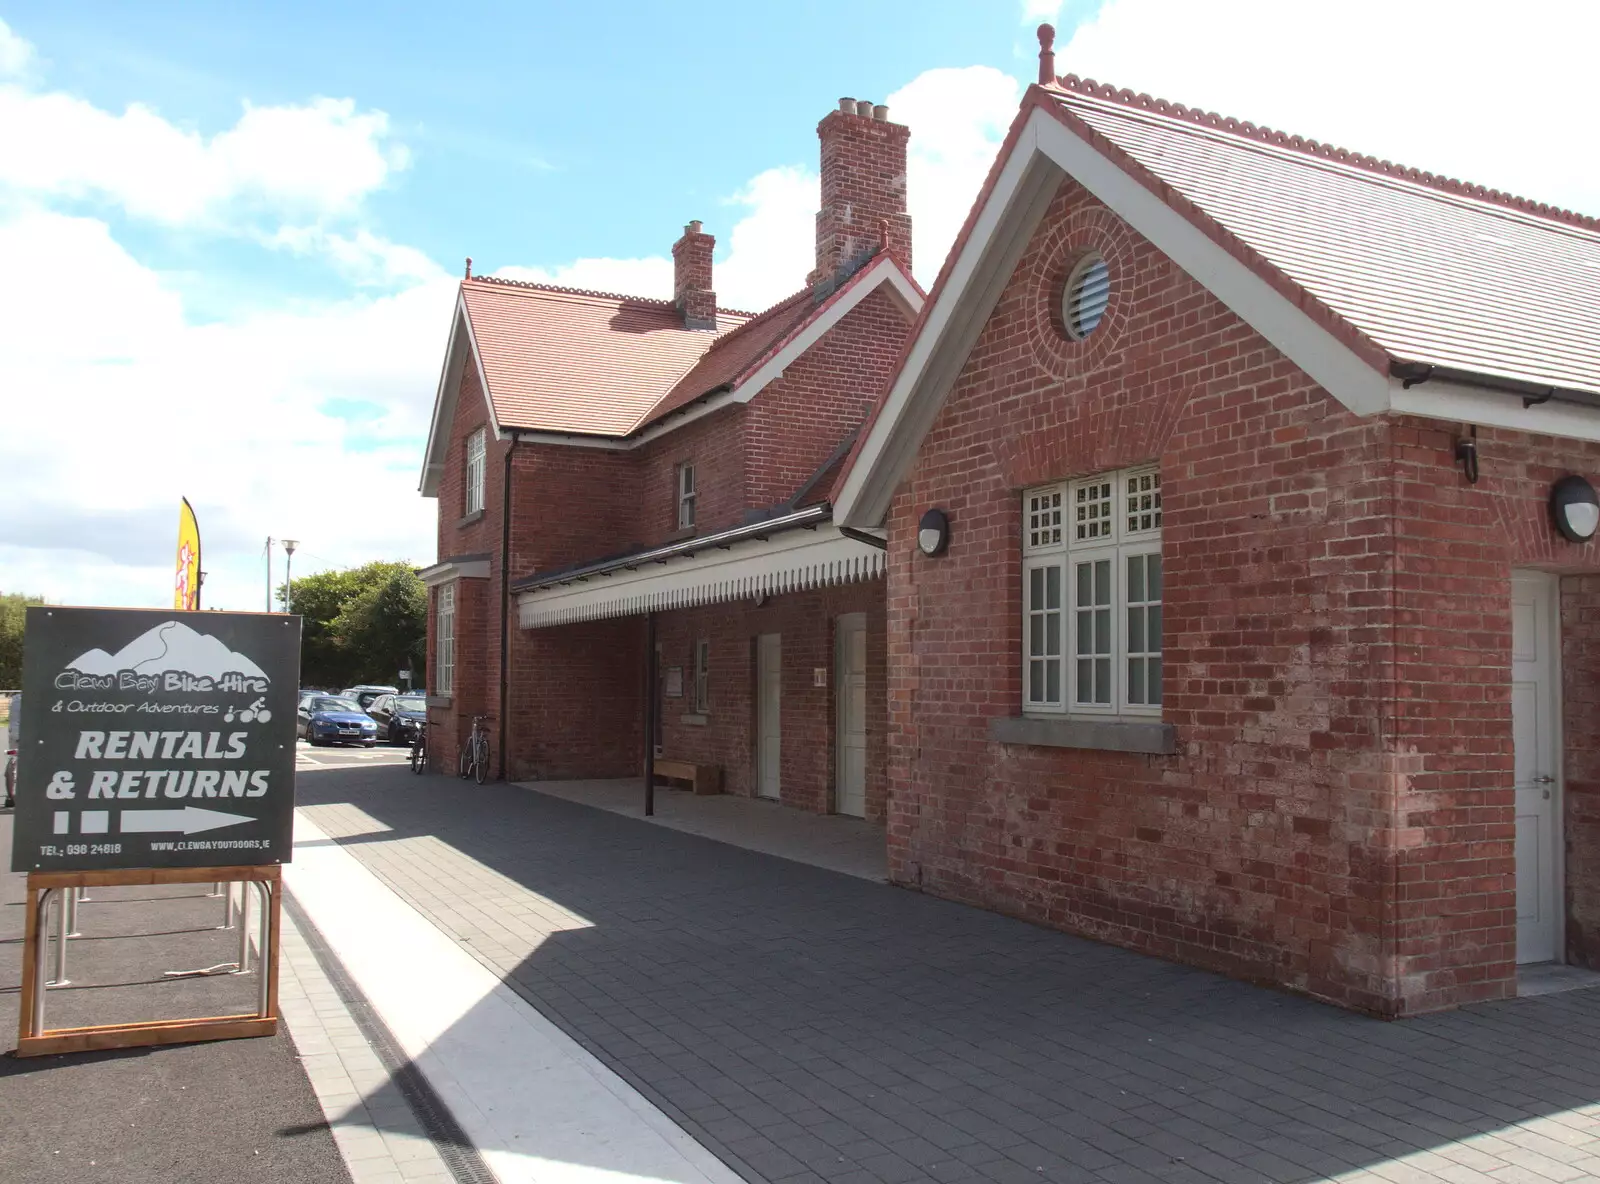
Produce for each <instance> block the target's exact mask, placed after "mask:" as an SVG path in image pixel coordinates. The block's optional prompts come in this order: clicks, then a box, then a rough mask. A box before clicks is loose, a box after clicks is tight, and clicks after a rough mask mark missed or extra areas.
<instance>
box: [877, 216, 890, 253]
mask: <svg viewBox="0 0 1600 1184" xmlns="http://www.w3.org/2000/svg"><path fill="white" fill-rule="evenodd" d="M878 246H879V247H880V248H881V249H882V250H885V251H887V250H888V249H889V219H887V218H879V219H878Z"/></svg>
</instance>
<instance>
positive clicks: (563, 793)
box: [518, 777, 889, 883]
mask: <svg viewBox="0 0 1600 1184" xmlns="http://www.w3.org/2000/svg"><path fill="white" fill-rule="evenodd" d="M518 784H519V785H521V786H522V787H523V788H524V789H531V790H533V791H534V792H535V793H542V794H547V795H549V796H550V797H555V798H560V799H562V800H563V801H567V802H576V803H577V804H579V805H581V806H595V807H598V808H599V809H601V810H609V811H610V812H611V813H613V814H625V815H627V816H628V817H629V818H635V819H638V820H640V821H642V822H650V823H654V824H655V825H656V826H665V827H669V828H671V829H672V830H681V831H684V832H685V833H687V834H691V835H701V836H703V837H704V838H708V839H716V840H717V841H718V842H722V843H732V844H733V845H734V846H736V847H744V848H747V849H748V850H751V851H761V852H764V853H766V854H768V855H778V856H782V857H783V858H784V859H797V860H799V861H800V862H801V863H809V864H811V865H812V866H814V867H825V868H827V869H828V870H829V871H835V872H843V873H844V874H845V875H847V876H859V877H860V878H861V879H863V880H876V881H878V882H879V883H882V882H883V881H885V880H887V879H888V878H889V858H888V852H887V850H886V848H885V845H884V834H883V827H881V826H879V825H877V824H876V823H872V822H867V821H864V820H863V819H860V818H845V817H843V816H841V815H838V814H809V813H806V812H805V811H802V810H791V809H786V808H785V807H783V806H780V805H779V804H778V803H777V802H769V801H762V800H761V799H759V798H747V797H739V796H736V795H734V794H708V795H705V796H703V797H701V796H697V795H695V794H693V793H690V792H689V791H687V790H679V789H663V788H658V789H657V790H656V795H655V813H654V814H653V815H651V816H650V817H649V818H645V817H643V815H644V785H643V783H642V779H641V778H638V777H629V778H626V779H616V780H610V781H521V782H518Z"/></svg>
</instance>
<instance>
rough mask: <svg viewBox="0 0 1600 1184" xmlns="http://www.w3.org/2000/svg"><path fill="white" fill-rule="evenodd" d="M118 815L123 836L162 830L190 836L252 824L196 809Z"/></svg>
mask: <svg viewBox="0 0 1600 1184" xmlns="http://www.w3.org/2000/svg"><path fill="white" fill-rule="evenodd" d="M121 814H122V818H121V821H119V822H118V824H117V825H118V827H119V828H120V829H121V831H122V833H123V834H125V835H130V834H139V833H141V832H144V831H163V830H181V831H182V832H183V833H184V834H186V835H192V834H196V833H198V832H200V831H203V830H216V829H217V828H218V827H223V826H238V825H239V824H240V823H241V822H254V821H255V819H254V818H252V817H250V816H249V815H248V814H224V813H223V812H222V811H221V810H202V809H201V808H200V807H199V806H185V807H184V808H183V809H181V810H123V811H122V812H121Z"/></svg>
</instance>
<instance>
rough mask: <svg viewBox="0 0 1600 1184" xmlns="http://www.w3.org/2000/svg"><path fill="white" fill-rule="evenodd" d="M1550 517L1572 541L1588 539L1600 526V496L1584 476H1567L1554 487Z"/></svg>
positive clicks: (1551, 493) (1551, 495) (1557, 527)
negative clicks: (1596, 494) (1597, 495)
mask: <svg viewBox="0 0 1600 1184" xmlns="http://www.w3.org/2000/svg"><path fill="white" fill-rule="evenodd" d="M1550 517H1551V519H1552V520H1553V521H1554V522H1555V524H1556V530H1558V531H1559V532H1560V533H1561V537H1562V538H1564V539H1566V540H1567V542H1569V543H1587V542H1588V541H1589V540H1590V539H1592V538H1594V532H1595V528H1596V527H1600V497H1596V496H1595V492H1594V486H1593V485H1590V484H1589V482H1588V481H1586V480H1584V479H1583V478H1582V477H1563V478H1561V480H1559V481H1557V482H1556V483H1555V484H1554V485H1552V486H1551V487H1550Z"/></svg>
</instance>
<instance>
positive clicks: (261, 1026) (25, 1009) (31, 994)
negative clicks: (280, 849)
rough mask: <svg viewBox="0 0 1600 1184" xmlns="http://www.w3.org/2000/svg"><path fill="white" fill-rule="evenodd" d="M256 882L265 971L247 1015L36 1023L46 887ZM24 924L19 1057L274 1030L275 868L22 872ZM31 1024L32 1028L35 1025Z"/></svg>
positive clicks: (279, 905)
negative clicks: (261, 898) (262, 899)
mask: <svg viewBox="0 0 1600 1184" xmlns="http://www.w3.org/2000/svg"><path fill="white" fill-rule="evenodd" d="M213 883H222V884H236V883H254V884H260V885H261V886H262V889H263V891H264V892H265V894H266V899H267V910H266V927H265V928H266V937H267V942H266V947H265V948H263V949H262V950H261V951H260V958H259V961H258V963H257V970H256V973H257V974H260V975H263V976H265V982H264V983H263V984H262V989H261V992H260V998H261V1007H260V1009H259V1010H258V1011H256V1012H255V1013H254V1014H242V1015H218V1016H205V1017H202V1018H198V1019H177V1020H142V1021H137V1022H135V1023H129V1024H101V1025H97V1026H93V1027H85V1028H45V1027H44V1026H43V1023H42V1017H43V1008H42V1006H40V1004H42V1003H43V996H41V995H40V992H41V991H43V990H44V952H45V947H46V946H47V945H48V942H49V935H48V933H46V932H45V926H44V914H45V908H44V907H42V906H47V905H48V903H49V896H48V894H49V893H52V892H62V891H74V892H75V891H77V890H78V889H79V888H103V887H106V888H119V887H125V886H130V885H147V884H213ZM27 905H28V916H27V929H26V933H25V936H24V938H23V945H22V998H21V1004H22V1007H21V1009H20V1010H21V1014H20V1016H19V1018H18V1021H17V1052H16V1055H17V1056H19V1057H37V1056H45V1055H48V1054H51V1053H63V1052H88V1051H91V1050H95V1049H107V1048H142V1047H148V1046H151V1045H160V1044H184V1043H187V1042H189V1041H195V1040H231V1039H237V1038H239V1037H242V1036H271V1035H273V1034H274V1033H276V1032H277V1030H278V934H279V931H280V923H281V919H282V915H283V868H282V866H281V865H279V864H262V865H260V866H258V867H170V868H114V869H107V870H104V871H82V872H65V871H63V872H29V873H28V899H27ZM36 1027H37V1030H35V1029H36Z"/></svg>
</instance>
